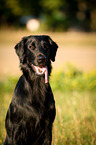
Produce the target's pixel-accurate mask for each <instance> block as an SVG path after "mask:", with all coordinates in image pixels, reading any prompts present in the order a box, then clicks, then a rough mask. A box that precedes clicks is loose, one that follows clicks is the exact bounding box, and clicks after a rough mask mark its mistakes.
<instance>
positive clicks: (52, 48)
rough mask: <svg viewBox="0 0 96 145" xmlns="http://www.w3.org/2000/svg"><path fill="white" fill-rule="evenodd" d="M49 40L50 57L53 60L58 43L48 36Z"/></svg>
mask: <svg viewBox="0 0 96 145" xmlns="http://www.w3.org/2000/svg"><path fill="white" fill-rule="evenodd" d="M49 42H50V45H51V53H50V59H51V60H52V61H53V62H54V61H55V56H56V52H57V48H58V45H57V44H56V43H55V42H54V41H53V40H52V39H51V38H49Z"/></svg>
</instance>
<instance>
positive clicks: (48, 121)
mask: <svg viewBox="0 0 96 145" xmlns="http://www.w3.org/2000/svg"><path fill="white" fill-rule="evenodd" d="M57 48H58V46H57V44H56V43H55V42H54V41H52V39H51V38H50V37H49V36H47V35H37V36H36V35H35V36H28V37H24V38H23V39H22V40H21V41H20V42H19V43H18V44H17V45H16V46H15V50H16V53H17V55H18V56H19V59H20V67H21V70H22V72H23V75H22V76H21V78H20V79H19V81H18V83H17V85H16V88H15V90H14V94H13V99H12V102H11V104H10V106H9V109H8V112H7V115H6V121H5V127H6V139H5V142H4V145H51V140H52V124H53V121H54V119H55V101H54V97H53V93H52V90H51V87H50V85H49V83H47V84H45V76H44V74H43V75H37V74H36V73H35V71H34V70H33V67H32V64H34V65H35V66H39V67H44V66H47V67H48V75H49V76H50V73H51V60H52V61H55V55H56V51H57ZM41 56H44V58H46V60H45V59H44V60H43V59H42V60H41Z"/></svg>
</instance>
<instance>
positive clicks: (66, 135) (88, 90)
mask: <svg viewBox="0 0 96 145" xmlns="http://www.w3.org/2000/svg"><path fill="white" fill-rule="evenodd" d="M38 33H39V34H41V33H40V32H38ZM44 34H48V35H50V36H51V37H52V38H53V40H55V41H56V42H57V43H58V45H59V47H60V48H59V53H58V54H59V55H58V56H57V58H56V64H55V63H54V64H55V65H54V67H53V68H54V69H53V72H52V75H51V77H50V83H51V86H52V90H53V92H54V96H55V101H56V112H57V113H56V119H55V122H54V126H53V140H52V145H96V68H95V67H94V66H95V62H94V66H93V67H91V66H92V65H93V61H90V59H91V58H90V57H89V62H90V63H89V62H88V63H89V65H87V64H86V66H85V68H84V70H83V69H82V70H81V68H80V67H79V65H78V63H77V66H78V67H77V66H75V64H74V65H71V62H72V60H71V59H70V60H69V62H70V64H67V65H65V64H64V65H63V64H62V66H61V67H60V68H59V67H58V66H59V64H58V62H59V63H61V61H60V60H59V59H62V57H61V55H60V54H62V52H63V50H64V49H68V48H69V47H70V50H71V47H72V48H73V47H74V49H76V51H77V49H78V50H79V49H80V51H81V49H82V51H85V50H86V52H87V50H89V48H90V52H91V50H95V51H96V34H95V33H69V32H68V33H59V34H58V33H51V32H49V33H45V32H44ZM26 35H30V34H29V32H28V31H24V30H19V31H15V30H11V31H10V30H6V31H4V30H1V33H0V50H2V51H3V49H4V50H5V51H4V52H6V51H7V49H8V50H9V49H11V48H12V50H11V51H13V47H14V45H15V44H16V43H17V42H18V41H19V40H20V39H21V38H22V37H23V36H26ZM9 47H10V48H9ZM60 51H61V53H60ZM95 51H94V52H95ZM9 52H10V51H9ZM64 52H65V51H64ZM2 54H3V53H2ZM8 55H10V53H8ZM63 55H66V54H62V56H63ZM82 57H83V56H82ZM86 57H87V56H86ZM6 58H7V56H6ZM11 59H12V60H11ZM81 59H82V58H81ZM2 60H3V56H2ZM10 60H11V61H12V62H13V63H17V65H19V64H18V62H15V60H14V56H13V57H10ZM7 61H9V60H5V65H6V63H7ZM80 62H81V66H82V65H83V64H82V61H81V60H80ZM1 63H3V62H2V61H1ZM12 65H13V64H12ZM12 65H8V64H7V65H6V67H7V68H9V69H8V71H6V73H5V72H4V71H3V69H4V67H5V66H4V64H3V65H2V64H0V67H1V68H0V69H1V70H0V145H2V142H3V141H4V138H5V134H6V133H5V127H4V123H5V116H6V112H7V109H8V106H9V104H10V101H11V99H12V94H13V91H14V88H15V85H16V83H17V81H18V79H19V76H20V74H21V73H20V72H18V70H19V69H18V70H16V71H15V72H14V75H13V74H12V73H11V71H12V70H14V69H12ZM17 65H16V64H14V66H13V67H14V68H15V67H17ZM17 74H18V75H17Z"/></svg>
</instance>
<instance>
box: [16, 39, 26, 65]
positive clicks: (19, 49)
mask: <svg viewBox="0 0 96 145" xmlns="http://www.w3.org/2000/svg"><path fill="white" fill-rule="evenodd" d="M25 41H26V37H24V38H22V40H21V41H20V42H19V43H17V44H16V46H15V51H16V53H17V55H18V57H19V59H20V63H22V62H23V60H24V50H25Z"/></svg>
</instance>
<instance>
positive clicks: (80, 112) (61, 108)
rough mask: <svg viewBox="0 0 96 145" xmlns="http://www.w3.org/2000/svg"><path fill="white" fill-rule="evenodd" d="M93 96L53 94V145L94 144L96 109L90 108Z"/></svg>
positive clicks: (80, 93) (95, 136) (94, 94)
mask: <svg viewBox="0 0 96 145" xmlns="http://www.w3.org/2000/svg"><path fill="white" fill-rule="evenodd" d="M95 96H96V93H90V92H89V93H88V92H83V93H82V92H71V93H68V92H67V93H60V92H56V93H55V99H56V110H57V115H56V120H55V123H54V127H53V145H95V144H96V109H95V108H94V107H92V100H93V98H95ZM95 101H96V100H95Z"/></svg>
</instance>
